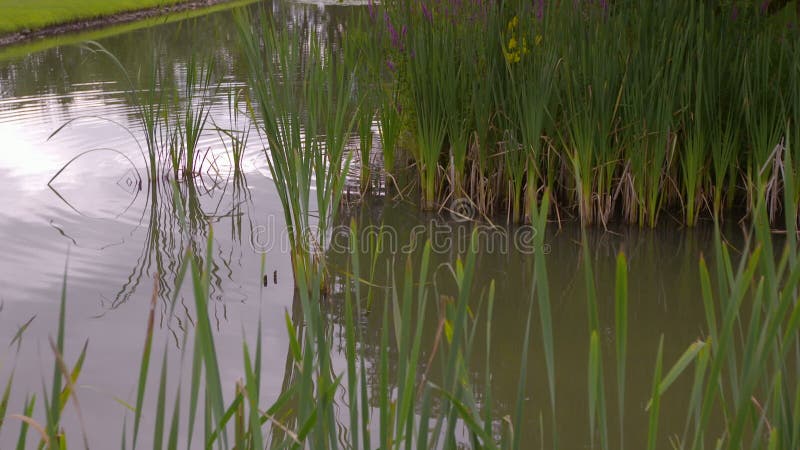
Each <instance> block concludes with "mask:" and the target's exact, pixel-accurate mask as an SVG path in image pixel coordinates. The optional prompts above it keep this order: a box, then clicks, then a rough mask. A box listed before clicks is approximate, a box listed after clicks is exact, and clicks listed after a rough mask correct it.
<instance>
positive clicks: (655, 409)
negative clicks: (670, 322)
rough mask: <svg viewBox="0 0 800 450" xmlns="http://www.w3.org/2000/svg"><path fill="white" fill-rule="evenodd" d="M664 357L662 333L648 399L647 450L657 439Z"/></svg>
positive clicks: (652, 448)
mask: <svg viewBox="0 0 800 450" xmlns="http://www.w3.org/2000/svg"><path fill="white" fill-rule="evenodd" d="M663 357H664V335H661V339H660V340H659V342H658V353H657V354H656V366H655V367H656V368H655V371H654V372H653V393H652V397H651V400H650V418H649V425H648V427H647V450H655V448H656V441H657V439H658V416H659V413H660V412H661V391H660V390H659V385H660V384H661V365H662V360H663Z"/></svg>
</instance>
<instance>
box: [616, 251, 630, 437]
mask: <svg viewBox="0 0 800 450" xmlns="http://www.w3.org/2000/svg"><path fill="white" fill-rule="evenodd" d="M615 300H616V301H615V302H614V317H615V325H616V339H615V342H616V347H617V348H616V350H617V351H616V356H617V402H618V405H619V448H620V449H623V448H625V366H626V359H627V353H628V351H627V349H628V263H627V260H626V259H625V254H624V253H622V252H620V253H619V255H617V279H616V295H615Z"/></svg>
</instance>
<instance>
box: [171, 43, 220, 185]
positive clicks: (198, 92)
mask: <svg viewBox="0 0 800 450" xmlns="http://www.w3.org/2000/svg"><path fill="white" fill-rule="evenodd" d="M213 74H214V63H213V61H209V62H206V63H200V64H198V62H197V60H196V59H195V58H194V57H192V58H190V59H189V62H188V64H187V66H186V80H185V82H184V86H183V96H184V98H183V99H181V101H180V103H182V114H181V115H179V116H178V120H177V124H176V127H177V130H176V132H177V146H178V148H177V155H175V154H173V157H172V158H171V159H172V164H173V168H172V170H173V172H174V175H175V178H176V179H178V174H179V172H181V171H182V174H183V177H184V178H187V179H188V178H193V177H195V176H197V175H200V174H201V171H202V169H203V160H204V158H205V156H204V154H203V153H202V151H201V149H200V147H199V146H200V137H201V136H202V134H203V131H204V130H205V127H206V124H207V123H208V118H209V114H210V113H211V111H210V108H211V100H212V98H213V95H214V91H215V89H212V80H213ZM172 151H173V152H174V151H175V150H172ZM180 166H182V167H180Z"/></svg>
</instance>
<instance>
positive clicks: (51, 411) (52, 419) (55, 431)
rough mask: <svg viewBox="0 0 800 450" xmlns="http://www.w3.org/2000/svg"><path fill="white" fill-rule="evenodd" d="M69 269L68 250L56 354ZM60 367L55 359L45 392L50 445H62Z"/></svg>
mask: <svg viewBox="0 0 800 450" xmlns="http://www.w3.org/2000/svg"><path fill="white" fill-rule="evenodd" d="M68 269H69V250H67V259H66V262H65V263H64V277H63V280H62V283H61V301H60V302H59V309H58V331H57V334H56V341H55V342H56V344H55V350H56V352H57V354H59V355H63V354H64V332H65V328H66V305H67V272H68ZM62 376H63V375H62V373H61V369H60V367H59V365H58V363H57V362H56V361H54V362H53V381H52V389H51V391H50V396H49V397H48V396H47V394H46V393H45V399H44V400H45V412H46V413H47V424H46V428H47V436H48V438H49V441H50V443H51V445H64V444H65V443H64V442H63V440H62V439H63V436H61V435H60V432H59V427H60V426H61V413H62V411H63V406H64V404H63V403H62V401H61V385H62Z"/></svg>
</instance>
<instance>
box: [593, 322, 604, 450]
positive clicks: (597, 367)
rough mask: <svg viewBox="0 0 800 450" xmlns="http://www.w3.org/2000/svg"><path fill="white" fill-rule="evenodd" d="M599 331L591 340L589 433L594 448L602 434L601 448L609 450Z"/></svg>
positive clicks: (594, 332) (595, 331) (594, 333)
mask: <svg viewBox="0 0 800 450" xmlns="http://www.w3.org/2000/svg"><path fill="white" fill-rule="evenodd" d="M597 333H598V331H597V330H592V333H591V336H590V338H589V373H588V392H589V433H590V436H591V442H592V448H594V442H595V433H596V432H597V433H600V448H601V449H604V450H605V449H608V448H609V446H608V426H607V421H608V412H607V410H606V401H605V382H604V381H603V351H602V349H601V348H600V337H599V335H598V334H597Z"/></svg>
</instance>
